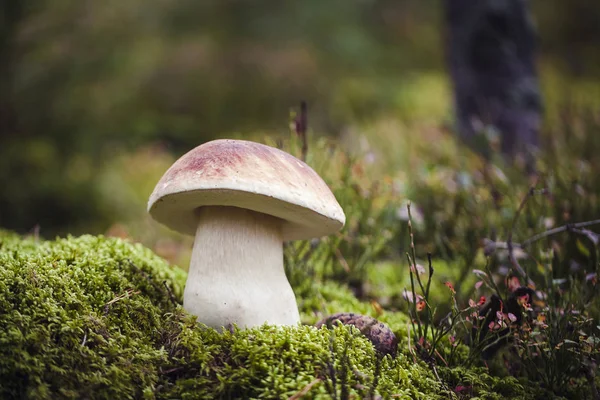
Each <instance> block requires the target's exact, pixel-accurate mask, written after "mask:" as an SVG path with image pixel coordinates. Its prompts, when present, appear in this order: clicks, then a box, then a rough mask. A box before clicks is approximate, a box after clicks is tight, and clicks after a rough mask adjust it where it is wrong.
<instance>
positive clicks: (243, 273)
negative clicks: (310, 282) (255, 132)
mask: <svg viewBox="0 0 600 400" xmlns="http://www.w3.org/2000/svg"><path fill="white" fill-rule="evenodd" d="M148 211H149V213H150V215H151V216H152V217H153V218H154V219H155V220H156V221H158V222H160V223H162V224H164V225H166V226H168V227H170V228H171V229H174V230H176V231H179V232H182V233H184V234H190V235H195V240H194V246H193V249H192V257H191V261H190V267H189V274H188V280H187V283H186V287H185V291H184V295H183V306H184V308H185V309H186V310H187V311H188V312H190V313H192V314H194V315H197V316H198V320H199V321H200V322H202V323H204V324H206V325H208V326H211V327H214V328H217V329H220V328H222V327H228V326H231V325H232V324H236V325H237V326H239V327H240V328H244V327H247V328H249V327H253V326H257V325H262V324H264V323H269V324H273V325H295V324H298V323H299V321H300V317H299V314H298V307H297V305H296V298H295V296H294V292H293V291H292V288H291V286H290V284H289V282H288V280H287V278H286V276H285V272H284V268H283V242H284V241H287V240H298V239H309V238H314V237H320V236H325V235H329V234H332V233H334V232H336V231H338V230H339V229H340V228H341V227H342V226H343V225H344V222H345V215H344V212H343V210H342V208H341V207H340V205H339V204H338V202H337V201H336V199H335V197H334V195H333V193H331V190H330V189H329V187H328V186H327V184H326V183H325V182H324V181H323V180H322V179H321V177H319V175H318V174H317V173H316V172H315V171H314V170H313V169H312V168H310V167H309V166H308V165H307V164H305V163H304V162H302V161H300V160H298V159H297V158H295V157H293V156H291V155H290V154H288V153H286V152H284V151H281V150H279V149H276V148H273V147H270V146H266V145H262V144H259V143H254V142H249V141H242V140H215V141H212V142H207V143H205V144H203V145H201V146H198V147H196V148H195V149H193V150H191V151H190V152H188V153H187V154H185V155H183V156H182V157H181V158H180V159H179V160H177V161H176V162H175V163H174V164H173V165H172V166H171V167H170V168H169V169H168V170H167V172H166V173H165V174H164V176H163V177H162V178H161V179H160V181H159V182H158V184H157V185H156V188H155V189H154V192H153V193H152V195H151V196H150V200H149V201H148Z"/></svg>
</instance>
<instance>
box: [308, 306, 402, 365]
mask: <svg viewBox="0 0 600 400" xmlns="http://www.w3.org/2000/svg"><path fill="white" fill-rule="evenodd" d="M336 323H341V324H344V325H353V326H354V327H356V328H357V329H358V330H359V331H360V332H361V333H362V334H363V335H365V336H366V338H367V339H369V340H370V341H371V343H373V346H374V347H375V349H376V350H377V351H379V352H380V353H381V354H384V355H385V354H390V355H391V356H392V357H396V351H397V349H398V339H397V338H396V335H394V332H392V330H391V329H390V328H389V327H388V326H387V325H385V324H384V323H382V322H379V321H378V320H376V319H375V318H373V317H369V316H367V315H361V314H355V313H343V312H342V313H337V314H333V315H330V316H329V317H326V318H323V319H322V320H321V321H319V322H317V323H316V324H315V326H316V327H317V328H321V327H322V326H326V327H328V328H330V327H332V326H333V325H334V324H336Z"/></svg>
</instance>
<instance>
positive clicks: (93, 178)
mask: <svg viewBox="0 0 600 400" xmlns="http://www.w3.org/2000/svg"><path fill="white" fill-rule="evenodd" d="M0 4H2V5H1V6H0V7H1V10H0V12H1V14H0V18H1V20H0V23H1V25H0V76H1V86H0V95H1V98H0V129H1V131H0V226H1V227H4V228H8V229H12V230H16V231H18V232H20V233H33V234H39V235H41V236H43V237H48V238H51V237H54V236H55V235H65V234H68V233H71V234H81V233H94V234H98V233H106V234H109V235H117V236H128V237H132V238H133V239H135V240H139V241H142V242H143V243H145V244H147V245H149V246H151V247H153V248H154V249H155V250H156V251H157V252H158V253H159V254H161V255H162V256H165V257H167V258H169V259H170V260H171V261H174V262H181V263H184V262H183V261H182V260H180V259H179V258H178V257H179V256H178V254H180V248H181V247H182V246H183V247H186V246H189V243H188V242H186V241H185V240H183V239H181V238H180V237H178V236H177V235H175V234H174V233H172V232H169V231H167V230H166V229H163V228H160V227H159V226H158V225H157V224H155V223H154V222H152V221H151V220H150V219H149V218H148V217H147V215H146V211H145V206H146V201H147V198H148V196H149V194H150V192H151V191H152V189H153V187H154V184H155V183H156V182H157V180H158V179H159V177H160V176H161V175H162V173H163V172H164V171H165V170H166V169H167V168H168V167H169V165H170V164H171V163H172V162H173V161H174V160H175V159H176V158H177V157H179V156H180V155H181V154H183V153H184V152H186V151H187V150H189V149H191V148H193V147H195V146H197V145H198V144H200V143H202V142H204V141H207V140H210V139H214V138H218V137H234V138H247V139H253V140H259V141H263V140H265V138H266V137H270V138H271V140H275V141H277V140H287V138H289V137H290V128H289V125H290V118H291V117H290V113H293V112H294V110H296V108H297V106H298V104H299V103H300V101H302V100H305V101H307V102H308V104H309V122H310V130H309V134H310V136H311V137H313V138H314V137H319V136H331V137H335V138H337V139H338V140H339V143H341V146H343V147H344V148H346V149H347V150H348V151H350V152H352V153H355V154H357V155H359V156H361V157H365V160H366V161H367V164H369V165H371V169H370V170H369V172H368V174H369V175H368V178H369V179H370V180H371V181H376V180H384V181H385V179H387V178H390V177H393V182H394V184H395V185H396V186H395V187H399V188H402V189H403V190H399V192H400V193H401V196H405V197H406V193H410V188H406V187H405V186H403V185H407V184H409V183H410V182H409V181H410V179H407V176H410V175H411V174H412V173H413V171H412V168H414V163H411V162H410V160H411V159H414V157H420V155H419V154H416V155H415V154H414V152H415V151H416V150H415V149H416V148H419V146H420V144H423V143H433V142H438V143H442V144H443V145H445V146H453V145H456V146H458V144H456V143H455V141H454V139H453V136H454V134H453V130H452V126H453V111H452V93H451V90H452V89H451V84H450V82H449V78H448V74H447V69H446V65H445V49H444V29H445V28H444V20H443V10H442V3H441V1H433V0H427V1H423V0H357V1H348V0H329V1H317V0H306V1H302V2H300V1H298V2H292V1H275V0H261V1H244V0H226V1H224V0H220V1H219V0H202V1H191V0H181V1H177V2H174V1H166V0H143V1H142V0H127V1H123V0H105V1H80V0H52V1H50V0H37V1H32V0H21V1H17V0H3V1H2V2H0ZM531 7H532V13H533V16H534V19H535V22H536V26H537V29H538V35H539V41H540V49H539V54H538V57H537V59H538V69H539V74H540V79H541V85H542V90H543V96H544V104H545V118H546V121H545V126H546V127H551V126H552V125H553V124H555V116H556V115H557V114H558V112H557V110H559V109H562V108H561V107H565V105H568V106H569V107H578V108H581V109H591V110H597V109H598V106H600V3H598V2H593V1H589V0H571V1H568V2H566V1H562V0H536V1H533V2H532V3H531ZM449 154H450V155H449V156H448V157H453V156H455V155H452V154H455V153H449ZM390 179H391V178H390ZM400 214H401V213H400Z"/></svg>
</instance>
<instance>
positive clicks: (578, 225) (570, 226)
mask: <svg viewBox="0 0 600 400" xmlns="http://www.w3.org/2000/svg"><path fill="white" fill-rule="evenodd" d="M599 224H600V219H594V220H592V221H585V222H578V223H574V224H566V225H563V226H559V227H558V228H553V229H549V230H547V231H544V232H542V233H538V234H537V235H534V236H532V237H530V238H529V239H527V240H525V241H524V242H523V243H521V247H528V246H530V245H531V244H532V243H535V242H537V241H539V240H542V239H544V238H547V237H548V236H552V235H556V234H557V233H561V232H566V231H568V230H571V229H574V228H575V229H578V228H585V227H586V226H592V225H599ZM515 245H516V243H515Z"/></svg>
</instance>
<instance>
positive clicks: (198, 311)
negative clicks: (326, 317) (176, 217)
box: [183, 206, 300, 329]
mask: <svg viewBox="0 0 600 400" xmlns="http://www.w3.org/2000/svg"><path fill="white" fill-rule="evenodd" d="M281 224H282V221H281V220H280V219H278V218H275V217H272V216H269V215H266V214H261V213H257V212H254V211H250V210H245V209H241V208H237V207H217V206H209V207H202V208H200V209H198V228H197V230H196V239H195V241H194V247H193V251H192V259H191V261H190V269H189V274H188V280H187V283H186V286H185V292H184V295H183V306H184V308H185V309H186V310H187V311H188V312H190V313H192V314H194V315H197V316H198V317H199V321H201V322H203V323H204V324H206V325H208V326H211V327H214V328H217V329H220V328H221V327H228V326H230V324H237V325H238V326H239V327H240V328H244V327H247V328H250V327H253V326H257V325H262V324H264V323H265V322H266V323H269V324H273V325H296V324H298V323H299V321H300V316H299V314H298V306H297V305H296V298H295V296H294V292H293V291H292V288H291V286H290V284H289V282H288V280H287V277H286V276H285V271H284V268H283V238H282V234H281Z"/></svg>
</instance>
